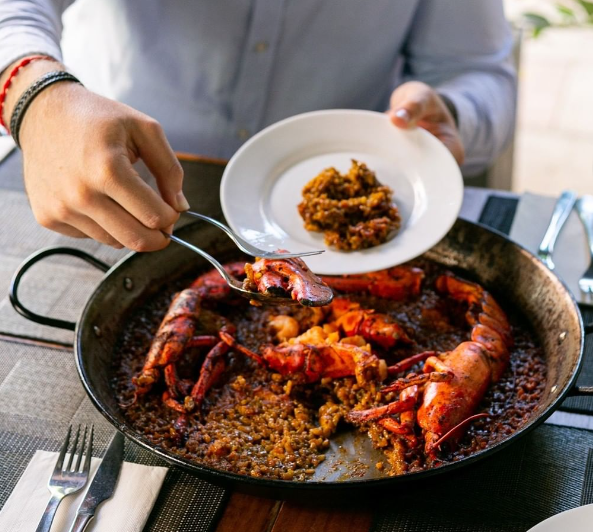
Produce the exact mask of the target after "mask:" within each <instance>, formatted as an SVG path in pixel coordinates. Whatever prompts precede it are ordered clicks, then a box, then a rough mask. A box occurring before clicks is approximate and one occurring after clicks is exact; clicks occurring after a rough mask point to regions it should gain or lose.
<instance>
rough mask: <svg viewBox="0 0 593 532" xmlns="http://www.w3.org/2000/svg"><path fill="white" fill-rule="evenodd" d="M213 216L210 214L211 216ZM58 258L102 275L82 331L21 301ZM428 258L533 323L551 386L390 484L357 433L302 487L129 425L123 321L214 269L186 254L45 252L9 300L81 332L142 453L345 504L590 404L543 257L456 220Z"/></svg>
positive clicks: (82, 355)
mask: <svg viewBox="0 0 593 532" xmlns="http://www.w3.org/2000/svg"><path fill="white" fill-rule="evenodd" d="M214 210H216V209H214ZM208 211H210V213H212V210H211V209H208ZM203 212H204V211H203ZM178 235H179V236H181V237H182V238H184V239H186V240H189V241H190V242H192V243H194V244H196V245H199V246H200V247H201V248H203V249H204V250H206V251H208V252H209V253H211V254H212V255H214V256H215V257H217V258H219V259H220V260H223V261H224V260H227V259H231V258H233V257H236V249H235V248H234V247H233V244H232V243H231V242H230V241H229V240H228V239H227V238H226V237H225V236H224V235H223V234H221V233H220V232H219V231H217V230H216V229H214V228H212V227H210V226H207V225H205V224H199V223H198V224H192V225H190V226H187V227H184V228H183V229H181V230H180V231H179V232H178ZM53 254H71V255H75V256H77V257H79V258H82V259H83V260H86V261H87V262H90V263H91V264H93V265H94V266H96V267H98V268H101V269H103V270H104V271H106V274H105V276H104V278H103V280H102V281H101V283H100V284H99V286H98V287H97V288H96V290H95V291H94V293H93V294H92V295H91V297H90V299H89V300H88V302H87V304H86V306H85V308H84V310H83V312H82V314H81V317H80V319H79V321H78V322H77V323H76V324H74V323H71V322H66V321H62V320H57V319H52V318H47V317H44V316H39V315H37V314H34V313H32V312H31V311H29V310H28V309H26V308H25V307H24V306H23V305H22V303H21V302H20V301H19V300H18V286H19V283H20V281H21V278H22V276H23V274H24V273H25V272H26V271H27V270H28V269H29V268H30V267H31V266H32V265H33V264H35V263H36V262H38V261H39V260H41V259H43V258H44V257H47V256H50V255H53ZM424 256H425V257H426V258H429V259H431V260H434V261H436V262H438V263H441V264H443V265H445V266H447V267H451V268H454V269H456V270H464V271H466V272H467V273H468V276H469V277H471V278H472V279H475V280H476V281H477V282H479V283H481V284H482V285H484V286H485V287H487V288H488V289H489V290H490V291H491V292H492V293H493V294H494V295H495V297H497V298H500V299H501V300H503V301H505V302H506V305H507V306H509V305H511V306H513V307H514V308H516V309H517V310H518V312H519V313H520V314H522V315H523V316H525V317H526V318H527V320H528V322H529V323H530V325H531V328H532V330H533V331H535V332H536V334H537V335H538V338H537V340H538V342H539V343H540V345H541V346H542V350H543V353H544V357H545V360H546V365H547V384H546V389H545V392H544V394H543V399H542V402H541V404H540V405H539V406H538V407H537V408H536V409H535V411H534V412H533V413H532V415H531V417H530V419H529V421H528V422H527V423H526V424H525V425H524V426H522V427H521V428H520V429H519V430H518V431H516V432H515V433H514V434H512V435H510V436H509V437H508V438H506V439H504V440H502V441H500V442H498V443H497V444H494V445H492V446H490V447H489V448H487V449H485V450H483V451H480V452H477V453H475V454H473V455H471V456H469V457H467V458H464V459H462V460H459V461H457V462H453V463H449V464H446V465H443V466H441V467H438V468H434V469H429V470H425V471H419V472H414V473H410V474H406V475H402V476H398V477H389V476H387V475H386V474H385V473H382V472H379V471H377V470H376V468H375V467H374V464H375V463H376V462H377V461H379V460H381V459H382V458H383V455H382V453H380V452H379V451H375V450H373V449H372V447H371V445H370V441H369V439H368V437H367V436H366V435H364V434H361V433H359V432H357V431H354V430H353V431H348V432H343V433H340V434H338V435H336V436H335V437H333V439H332V444H331V448H330V449H329V450H328V452H327V453H326V456H327V460H326V461H325V462H323V463H322V464H321V465H320V466H319V467H318V469H317V471H316V473H315V475H314V477H313V478H312V479H311V480H310V481H307V482H297V481H283V480H271V479H265V478H264V479H262V478H251V477H247V476H243V475H238V474H234V473H229V472H226V471H221V470H217V469H215V468H212V467H207V466H204V465H201V464H199V463H195V462H191V461H189V460H186V459H184V458H181V457H180V456H178V455H175V454H172V453H170V452H168V451H167V450H164V449H161V448H159V447H157V446H155V445H154V444H153V443H152V442H150V441H149V440H148V439H146V438H145V437H144V436H143V435H142V434H141V433H140V432H139V431H138V430H137V429H135V428H134V427H132V426H131V425H130V424H129V423H128V422H127V421H126V419H125V418H124V415H123V412H122V410H121V408H120V406H119V405H118V404H117V401H116V398H115V394H114V392H113V390H112V387H111V384H110V377H111V373H110V369H111V367H112V356H113V350H114V345H115V343H116V341H117V339H118V337H119V336H120V334H121V331H122V323H123V322H124V320H125V317H126V316H127V315H128V314H129V312H130V311H131V310H132V309H133V308H134V307H135V306H136V305H137V304H138V301H142V300H144V299H145V298H146V297H147V295H150V294H154V293H157V292H158V291H159V290H160V289H162V287H163V286H165V285H168V284H170V283H171V280H172V279H177V278H183V277H188V276H190V275H191V273H192V272H194V273H195V272H196V271H198V270H204V269H206V268H207V267H208V265H207V263H205V262H204V261H203V260H202V259H201V258H200V257H198V256H197V255H195V254H194V253H193V252H191V251H189V250H187V249H185V248H183V247H181V246H177V245H174V244H172V245H170V246H169V247H168V248H166V249H165V250H162V251H159V252H155V253H132V254H130V255H129V256H127V257H126V258H124V259H123V260H121V261H120V262H118V263H117V264H115V265H114V266H112V267H109V266H108V265H106V264H103V263H102V262H101V261H98V260H96V259H94V258H93V257H91V256H89V255H87V254H86V253H84V252H81V251H79V250H71V249H68V248H53V249H50V250H43V251H41V252H38V253H37V254H35V255H33V256H32V257H30V258H29V259H27V261H25V263H23V265H22V266H21V267H20V268H19V270H18V271H17V273H16V274H15V277H14V280H13V284H12V286H11V294H10V295H11V301H12V303H13V305H14V306H15V308H16V310H17V311H18V312H20V313H21V314H23V315H24V316H25V317H27V318H29V319H31V320H33V321H36V322H39V323H43V324H46V325H52V326H55V327H61V328H65V329H72V330H74V331H75V357H76V363H77V367H78V371H79V375H80V378H81V380H82V383H83V386H84V388H85V390H86V391H87V393H88V395H89V397H90V398H91V400H92V401H93V403H94V404H95V406H96V407H97V409H98V410H99V411H100V412H101V413H102V414H103V415H104V416H105V417H106V418H107V419H108V420H109V421H110V423H111V424H113V425H114V426H115V427H116V428H117V429H119V430H120V431H121V432H123V433H124V434H125V435H126V436H127V437H128V438H130V439H132V440H133V441H135V442H136V443H138V444H139V445H141V446H142V447H144V448H146V449H148V450H149V451H151V452H153V453H155V454H157V455H159V456H161V457H162V458H164V459H165V460H167V461H169V462H170V463H172V464H175V465H177V466H180V467H183V468H185V469H187V470H189V471H191V472H193V473H195V474H196V475H198V476H200V477H202V478H204V479H206V480H209V481H212V482H214V483H218V484H221V485H225V486H230V487H233V488H238V489H241V490H243V491H250V492H254V493H257V494H261V495H267V496H272V497H282V498H287V497H294V496H298V497H318V496H320V495H321V494H328V495H336V494H338V495H343V494H345V492H356V493H361V492H363V491H364V492H368V491H369V490H371V489H372V488H378V489H380V488H386V487H389V486H391V487H395V486H398V485H400V484H403V483H407V482H410V481H420V480H422V479H426V478H428V477H432V476H434V475H443V474H447V473H449V472H451V471H454V470H457V469H459V468H462V467H465V466H467V465H469V464H471V463H473V462H475V461H477V460H480V459H482V458H485V457H487V456H488V455H491V454H493V453H495V452H497V451H499V450H500V449H502V448H504V447H506V446H507V445H510V444H511V443H513V442H514V441H515V440H516V439H517V438H520V437H521V436H522V435H524V434H526V433H527V432H529V431H530V430H532V429H533V428H535V427H536V426H538V425H539V424H540V423H542V422H543V421H544V420H545V419H546V418H547V417H549V416H550V415H551V414H552V412H553V411H554V410H555V409H556V408H558V406H559V405H560V403H561V402H562V400H563V399H564V398H565V397H566V396H567V395H569V394H588V395H593V388H585V387H580V388H578V387H576V385H575V382H576V378H577V376H578V373H579V370H580V366H581V363H582V353H583V343H584V334H585V331H584V328H583V324H582V320H581V316H580V313H579V310H578V307H577V304H576V302H575V301H574V299H573V298H572V296H571V294H570V293H569V292H568V290H567V289H566V287H565V286H564V284H563V283H562V282H561V281H560V280H559V279H558V278H557V277H556V276H555V275H554V274H553V273H552V272H550V271H549V270H548V269H547V268H546V267H545V266H544V265H543V264H542V263H541V262H540V261H539V260H538V259H537V258H535V257H534V256H533V255H532V254H530V253H529V252H527V251H526V250H524V249H523V248H521V247H520V246H518V245H517V244H515V243H513V242H511V241H510V240H508V239H507V238H505V237H504V236H502V235H500V234H498V233H495V232H493V231H490V230H488V229H486V228H484V227H483V226H480V225H477V224H473V223H470V222H467V221H464V220H458V221H457V222H456V223H455V225H454V226H453V228H452V229H451V231H450V232H449V233H448V234H447V235H446V237H445V238H444V239H443V240H442V241H441V242H440V243H439V244H437V245H436V246H435V247H434V248H433V249H431V250H430V251H428V252H427V253H426V254H425V255H424ZM360 464H363V465H368V466H370V467H366V468H362V469H363V470H365V471H366V472H365V473H364V474H363V475H362V476H359V473H360V471H361V468H360V467H359V466H360ZM351 471H356V472H357V474H356V475H354V474H352V473H351ZM372 491H374V490H372Z"/></svg>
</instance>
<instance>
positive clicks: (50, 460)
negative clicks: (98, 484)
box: [0, 451, 167, 532]
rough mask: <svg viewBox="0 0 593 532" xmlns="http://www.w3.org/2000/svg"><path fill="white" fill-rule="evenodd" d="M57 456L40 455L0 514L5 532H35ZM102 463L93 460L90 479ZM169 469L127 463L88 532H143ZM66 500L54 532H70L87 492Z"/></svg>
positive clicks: (56, 518)
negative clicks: (110, 495) (111, 495)
mask: <svg viewBox="0 0 593 532" xmlns="http://www.w3.org/2000/svg"><path fill="white" fill-rule="evenodd" d="M57 458H58V453H49V452H47V451H37V452H36V453H35V456H33V459H32V460H31V462H29V465H28V466H27V469H25V472H24V473H23V476H22V477H21V478H20V480H19V481H18V483H17V485H16V486H15V488H14V490H13V492H12V493H11V494H10V497H9V498H8V500H7V501H6V504H5V505H4V508H2V511H1V512H0V530H1V531H2V532H35V530H36V529H37V525H38V524H39V520H40V519H41V517H42V516H43V512H44V510H45V507H46V505H47V502H48V501H49V498H50V493H49V490H48V489H47V481H48V479H49V477H50V475H51V473H52V471H53V470H54V467H55V465H56V460H57ZM100 463H101V459H99V458H93V459H92V460H91V479H92V477H93V476H94V475H95V472H96V471H97V468H98V467H99V464H100ZM166 474H167V468H166V467H150V466H144V465H140V464H132V463H130V462H124V463H123V464H122V468H121V471H120V475H119V479H118V481H117V486H116V488H115V492H114V494H113V497H111V499H108V500H107V501H105V502H104V503H102V504H101V505H100V506H99V507H98V508H97V511H96V512H95V517H94V519H93V520H92V521H91V522H90V524H89V526H88V527H87V529H86V532H140V531H141V530H142V529H143V528H144V524H145V523H146V519H147V518H148V515H149V514H150V511H151V510H152V507H153V505H154V502H155V501H156V498H157V496H158V494H159V491H160V489H161V485H162V484H163V480H164V479H165V475H166ZM88 486H90V481H89V482H88V483H87V485H86V486H85V488H83V489H82V490H81V491H79V492H78V493H76V494H73V495H69V496H68V497H66V498H64V499H63V500H62V502H61V504H60V506H59V508H58V511H57V513H56V516H55V518H54V521H53V524H52V527H51V532H67V531H68V530H70V526H71V525H72V522H73V521H74V518H75V516H76V512H77V510H78V507H79V506H80V503H81V502H82V500H83V498H84V496H85V494H86V488H87V487H88Z"/></svg>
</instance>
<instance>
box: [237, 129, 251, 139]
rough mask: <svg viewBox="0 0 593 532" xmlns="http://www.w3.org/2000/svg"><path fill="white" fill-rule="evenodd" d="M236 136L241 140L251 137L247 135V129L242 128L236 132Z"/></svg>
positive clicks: (249, 134)
mask: <svg viewBox="0 0 593 532" xmlns="http://www.w3.org/2000/svg"><path fill="white" fill-rule="evenodd" d="M237 136H238V137H239V138H240V139H241V140H247V139H248V138H249V137H250V136H251V133H249V130H248V129H245V128H242V129H239V130H238V131H237Z"/></svg>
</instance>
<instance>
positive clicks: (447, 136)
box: [388, 81, 464, 164]
mask: <svg viewBox="0 0 593 532" xmlns="http://www.w3.org/2000/svg"><path fill="white" fill-rule="evenodd" d="M388 114H389V117H390V118H391V121H392V122H393V123H394V124H395V125H396V126H397V127H401V128H404V129H407V128H410V127H415V126H418V127H421V128H423V129H426V130H427V131H429V132H430V133H432V134H433V135H434V136H435V137H436V138H438V139H439V140H440V141H441V142H442V143H443V144H444V145H445V146H446V147H447V149H448V150H449V151H450V152H451V153H452V154H453V157H455V160H456V161H457V164H462V163H463V159H464V149H463V143H462V142H461V137H460V136H459V133H458V131H457V127H456V125H455V120H454V119H453V116H452V115H451V113H450V112H449V109H447V106H446V105H445V102H443V100H442V99H441V97H440V96H439V95H438V94H437V93H436V92H435V90H434V89H433V88H432V87H430V86H428V85H426V84H425V83H421V82H419V81H409V82H408V83H404V84H403V85H400V86H399V87H398V88H397V89H396V90H395V91H394V92H393V94H392V95H391V101H390V108H389V111H388Z"/></svg>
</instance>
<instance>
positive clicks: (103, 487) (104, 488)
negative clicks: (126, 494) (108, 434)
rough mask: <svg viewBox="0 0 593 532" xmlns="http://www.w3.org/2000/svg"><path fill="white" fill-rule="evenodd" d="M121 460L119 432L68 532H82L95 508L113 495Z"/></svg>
mask: <svg viewBox="0 0 593 532" xmlns="http://www.w3.org/2000/svg"><path fill="white" fill-rule="evenodd" d="M123 459H124V437H123V434H122V433H121V432H116V433H115V436H113V439H112V440H111V443H110V444H109V447H108V449H107V452H106V453H105V456H104V457H103V461H102V462H101V465H100V466H99V469H97V473H96V474H95V478H93V482H92V483H91V485H90V486H89V489H88V491H87V492H86V495H85V497H84V500H83V501H82V503H81V504H80V507H79V508H78V512H77V513H76V519H75V520H74V523H73V524H72V528H71V529H70V532H83V530H84V529H85V528H86V527H87V525H88V524H89V523H90V521H91V519H92V518H93V517H94V516H95V510H96V509H97V506H99V504H101V503H102V502H103V501H105V500H107V499H109V498H110V497H111V496H112V495H113V492H114V490H115V485H116V483H117V477H118V476H119V471H120V469H121V464H122V462H123Z"/></svg>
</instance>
